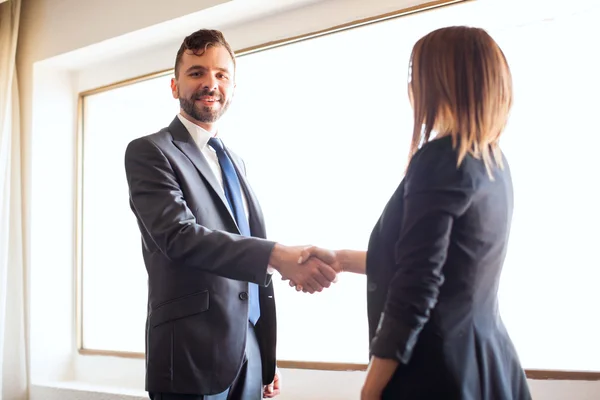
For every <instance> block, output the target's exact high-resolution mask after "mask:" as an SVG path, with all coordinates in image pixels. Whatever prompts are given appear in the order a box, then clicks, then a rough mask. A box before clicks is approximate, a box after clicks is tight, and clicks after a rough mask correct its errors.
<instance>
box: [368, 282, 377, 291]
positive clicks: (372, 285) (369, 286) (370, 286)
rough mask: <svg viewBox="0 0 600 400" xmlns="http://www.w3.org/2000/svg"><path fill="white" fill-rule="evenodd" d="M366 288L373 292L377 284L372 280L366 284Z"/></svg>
mask: <svg viewBox="0 0 600 400" xmlns="http://www.w3.org/2000/svg"><path fill="white" fill-rule="evenodd" d="M367 290H368V291H369V292H374V291H376V290H377V285H376V284H374V283H373V282H371V283H369V284H368V285H367Z"/></svg>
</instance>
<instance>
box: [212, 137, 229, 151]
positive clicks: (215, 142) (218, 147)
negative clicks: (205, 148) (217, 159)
mask: <svg viewBox="0 0 600 400" xmlns="http://www.w3.org/2000/svg"><path fill="white" fill-rule="evenodd" d="M208 145H209V146H210V147H212V148H213V149H215V151H224V150H225V148H224V146H223V142H222V141H221V139H218V138H216V137H211V138H210V139H208Z"/></svg>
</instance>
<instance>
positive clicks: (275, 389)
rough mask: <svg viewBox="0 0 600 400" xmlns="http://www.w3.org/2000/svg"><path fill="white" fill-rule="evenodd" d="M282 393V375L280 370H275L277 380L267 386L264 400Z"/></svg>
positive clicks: (264, 391)
mask: <svg viewBox="0 0 600 400" xmlns="http://www.w3.org/2000/svg"><path fill="white" fill-rule="evenodd" d="M280 393H281V374H280V372H279V368H276V369H275V379H274V380H273V382H271V384H269V385H265V386H264V390H263V398H264V399H272V398H273V397H275V396H278V395H279V394H280Z"/></svg>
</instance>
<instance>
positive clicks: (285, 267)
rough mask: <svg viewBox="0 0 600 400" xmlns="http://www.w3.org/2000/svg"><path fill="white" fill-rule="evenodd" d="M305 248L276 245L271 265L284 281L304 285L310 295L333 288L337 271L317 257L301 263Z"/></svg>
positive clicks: (272, 253)
mask: <svg viewBox="0 0 600 400" xmlns="http://www.w3.org/2000/svg"><path fill="white" fill-rule="evenodd" d="M304 248H305V247H288V246H283V245H280V244H276V245H275V247H274V248H273V251H272V252H271V258H270V259H269V265H270V266H272V267H273V268H275V269H276V270H277V271H279V273H280V274H281V277H282V279H283V280H290V281H293V282H295V284H297V285H302V288H303V289H304V290H305V291H306V292H308V293H314V292H320V291H322V290H323V288H328V287H329V286H331V282H333V281H334V280H335V278H336V276H337V274H336V271H335V270H334V269H333V268H331V267H330V266H329V265H327V264H326V263H324V262H322V261H321V260H319V259H318V258H316V257H312V258H310V259H309V260H306V261H304V262H303V263H300V260H301V255H302V250H303V249H304Z"/></svg>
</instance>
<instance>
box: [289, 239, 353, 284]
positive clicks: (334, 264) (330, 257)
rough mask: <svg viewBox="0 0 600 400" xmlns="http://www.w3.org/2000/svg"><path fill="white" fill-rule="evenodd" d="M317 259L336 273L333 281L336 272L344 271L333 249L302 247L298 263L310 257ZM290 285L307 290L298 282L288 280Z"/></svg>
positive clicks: (302, 262)
mask: <svg viewBox="0 0 600 400" xmlns="http://www.w3.org/2000/svg"><path fill="white" fill-rule="evenodd" d="M315 258H316V259H319V260H320V261H321V262H323V263H325V264H327V265H329V266H330V267H331V268H332V269H333V270H334V271H335V273H336V277H335V279H334V280H333V282H334V283H335V282H337V274H339V273H340V272H344V270H343V268H342V264H341V263H340V261H339V259H338V254H337V253H336V252H335V251H333V250H327V249H324V248H321V247H316V246H308V247H305V248H303V249H302V252H301V253H300V258H299V259H298V264H304V263H306V262H307V261H309V260H311V259H315ZM290 286H291V287H296V291H298V292H299V291H303V292H305V293H306V292H307V289H306V288H305V287H304V286H303V285H302V284H300V283H298V282H296V281H294V280H290Z"/></svg>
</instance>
